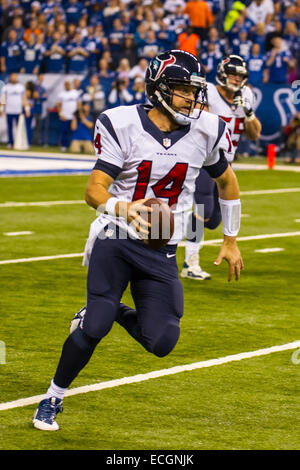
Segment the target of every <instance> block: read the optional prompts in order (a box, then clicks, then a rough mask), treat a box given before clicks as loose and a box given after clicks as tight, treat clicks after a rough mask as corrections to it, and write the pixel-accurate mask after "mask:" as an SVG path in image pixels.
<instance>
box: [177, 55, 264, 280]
mask: <svg viewBox="0 0 300 470" xmlns="http://www.w3.org/2000/svg"><path fill="white" fill-rule="evenodd" d="M247 80H248V70H247V65H246V62H245V61H244V59H242V57H240V56H237V55H229V56H228V57H226V58H225V59H223V60H222V61H221V62H220V63H219V65H218V70H217V76H216V81H217V85H214V84H212V83H207V108H206V109H208V110H209V111H210V112H212V113H214V114H217V115H218V116H219V117H220V118H221V119H222V120H223V121H224V122H226V124H227V127H228V129H229V132H230V136H231V142H232V146H233V148H232V151H231V152H227V154H226V158H227V159H228V162H229V163H231V161H232V160H233V158H234V155H235V152H236V150H237V146H238V143H239V139H240V137H241V134H242V133H243V132H245V135H246V137H247V138H248V139H250V140H257V139H258V138H259V136H260V132H261V124H260V121H259V120H258V118H257V117H256V116H255V113H254V111H253V105H254V95H253V92H252V91H251V89H250V88H249V87H248V86H246V84H247ZM203 168H204V170H201V171H200V174H199V176H198V178H197V180H196V185H195V188H196V189H195V194H194V211H193V213H191V214H190V217H189V220H188V223H187V240H186V245H185V246H186V248H185V261H184V264H183V268H182V271H181V277H183V278H188V279H193V280H196V281H203V280H206V279H210V278H211V276H210V274H209V273H207V272H206V271H204V270H202V269H201V266H200V264H199V251H200V246H201V240H202V238H203V234H204V227H207V228H209V229H211V230H213V229H215V228H217V227H218V226H219V224H220V222H221V218H222V216H221V207H220V204H219V197H220V195H219V191H218V185H217V184H216V183H215V181H214V180H213V179H212V178H211V176H210V175H209V173H208V172H207V171H206V170H205V166H204V167H203Z"/></svg>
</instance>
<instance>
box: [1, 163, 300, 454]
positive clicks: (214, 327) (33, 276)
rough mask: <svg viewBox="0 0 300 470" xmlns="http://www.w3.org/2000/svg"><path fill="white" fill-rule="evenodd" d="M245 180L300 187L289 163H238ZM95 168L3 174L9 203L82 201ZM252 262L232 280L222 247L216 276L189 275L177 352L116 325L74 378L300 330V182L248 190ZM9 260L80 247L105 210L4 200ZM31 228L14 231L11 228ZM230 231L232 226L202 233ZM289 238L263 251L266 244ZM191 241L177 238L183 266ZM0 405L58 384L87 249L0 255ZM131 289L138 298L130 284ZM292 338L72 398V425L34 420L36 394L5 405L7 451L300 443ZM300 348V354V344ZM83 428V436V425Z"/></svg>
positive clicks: (246, 223)
mask: <svg viewBox="0 0 300 470" xmlns="http://www.w3.org/2000/svg"><path fill="white" fill-rule="evenodd" d="M237 175H238V178H239V181H240V187H241V190H242V191H251V190H270V189H274V190H275V189H280V188H300V176H299V173H295V172H292V171H238V172H237ZM86 180H87V177H86V176H52V177H32V178H30V177H29V178H1V181H0V182H1V185H0V204H3V203H5V202H8V201H15V202H41V201H66V200H82V199H83V194H84V188H85V184H86ZM242 204H243V205H242V212H243V214H245V216H244V217H243V219H242V228H241V231H240V237H245V236H255V235H261V234H266V235H267V234H277V233H291V232H298V235H295V234H292V236H285V237H282V238H265V239H258V240H255V239H253V240H248V241H241V242H240V243H239V246H240V249H241V251H242V254H243V258H244V262H245V271H244V272H243V273H242V277H241V279H240V281H239V282H235V281H233V282H231V283H228V282H227V265H226V264H225V262H223V263H222V265H221V266H219V267H215V266H214V265H213V261H214V260H215V259H216V257H217V253H218V250H219V248H218V246H214V245H210V246H205V247H204V248H203V249H202V251H201V266H202V268H203V269H205V270H206V271H208V272H210V273H211V274H212V280H211V281H205V282H195V281H191V280H184V281H183V285H184V292H185V313H184V317H183V320H182V332H181V337H180V340H179V342H178V344H177V346H176V348H175V350H174V351H173V352H172V353H171V354H170V355H169V356H167V357H165V358H163V359H159V358H156V357H154V356H152V355H150V354H149V353H147V352H145V351H144V350H143V349H142V347H141V346H140V345H139V344H137V343H135V342H134V340H133V339H132V338H130V337H129V336H128V334H127V333H126V332H125V331H124V330H122V329H121V327H120V326H119V325H117V324H116V325H114V327H113V329H112V331H111V333H110V334H109V335H108V336H107V337H106V338H105V339H104V340H103V341H102V342H101V343H100V344H99V346H98V347H97V349H96V352H95V354H94V355H93V357H92V359H91V361H90V363H89V364H88V366H87V367H86V368H85V369H84V370H83V371H82V372H81V374H80V375H79V377H78V378H77V379H76V380H75V381H74V383H73V384H72V388H73V387H79V386H82V385H89V384H94V383H97V382H104V381H109V380H113V379H119V378H123V377H126V376H127V377H130V376H133V375H136V374H144V373H147V372H151V371H155V370H161V369H165V368H170V367H173V366H177V365H186V364H190V363H194V362H198V361H205V360H208V359H215V358H219V357H224V356H228V355H234V354H239V353H243V352H247V351H255V350H257V349H261V348H267V347H271V346H277V345H282V344H286V343H290V342H294V341H296V340H300V321H299V279H300V277H299V274H300V273H299V266H300V263H299V261H300V260H299V240H300V237H299V232H300V223H299V222H297V221H296V220H299V219H300V210H299V192H286V193H275V192H274V193H272V194H261V195H248V196H243V197H242ZM0 214H1V217H0V241H1V243H0V260H9V259H19V258H30V257H39V256H51V255H59V254H66V253H81V252H82V251H83V247H84V243H85V240H86V237H87V235H88V229H89V224H90V222H91V221H92V220H93V218H94V216H95V211H93V210H91V209H90V208H89V207H88V206H86V205H85V204H75V205H66V204H65V205H53V206H20V207H3V206H2V207H0ZM18 231H31V232H33V233H32V234H30V235H23V236H21V235H20V236H7V235H4V233H5V232H18ZM220 237H222V229H221V227H220V228H219V229H217V230H215V231H213V232H209V231H207V232H206V234H205V239H206V240H209V239H218V238H220ZM266 248H268V249H269V248H281V249H282V251H278V252H269V253H260V252H256V251H255V250H260V249H266ZM183 256H184V248H179V249H178V257H177V259H178V265H179V268H180V269H181V265H182V262H183ZM0 273H1V274H0V275H1V284H0V303H1V320H0V340H1V341H3V342H4V343H5V345H6V363H5V364H1V363H0V404H1V403H4V402H9V401H13V400H17V399H21V398H27V397H31V396H34V395H40V394H42V393H44V392H45V391H46V389H47V388H48V385H49V382H50V379H51V378H52V377H53V374H54V372H55V368H56V365H57V361H58V359H59V356H60V350H61V346H62V344H63V342H64V340H65V338H66V337H67V335H68V329H69V322H70V319H71V318H72V316H73V314H74V312H75V311H77V310H78V308H79V307H81V306H83V305H84V303H85V283H86V268H84V267H82V266H81V258H80V257H74V258H69V259H54V260H46V261H35V262H25V263H15V264H0ZM124 301H125V302H127V303H129V304H130V305H132V300H131V297H130V294H129V292H126V293H125V296H124ZM292 353H293V350H289V351H284V352H276V353H273V354H269V355H265V356H263V357H258V358H251V359H243V360H240V361H237V362H229V363H227V364H223V365H220V366H213V367H208V368H204V369H199V370H194V371H190V372H182V373H178V374H174V375H170V376H165V377H160V378H156V379H151V380H148V381H144V382H141V383H136V384H129V385H122V386H120V387H113V388H110V389H107V390H102V391H97V392H90V393H86V394H79V395H76V396H73V397H66V398H65V400H64V413H63V414H62V415H59V416H58V422H59V424H60V426H61V429H60V430H59V431H58V432H56V433H55V432H54V433H46V432H41V431H38V430H35V429H33V427H32V425H31V418H32V415H33V412H34V410H35V408H36V405H30V406H25V407H18V408H14V409H10V410H4V411H3V410H2V411H0V449H109V450H117V449H118V450H125V449H127V450H132V449H135V450H139V449H173V450H174V449H175V450H179V449H191V450H193V449H200V450H201V449H299V448H300V436H299V427H300V404H299V384H300V363H299V364H297V363H293V362H292V361H291V357H292ZM299 358H300V356H299ZM83 436H84V437H83Z"/></svg>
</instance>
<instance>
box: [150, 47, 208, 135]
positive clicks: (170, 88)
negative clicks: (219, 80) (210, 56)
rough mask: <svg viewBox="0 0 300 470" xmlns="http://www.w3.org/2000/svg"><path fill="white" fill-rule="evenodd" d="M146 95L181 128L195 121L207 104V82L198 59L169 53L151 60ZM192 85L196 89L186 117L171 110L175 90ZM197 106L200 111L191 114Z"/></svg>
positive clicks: (177, 52) (188, 55)
mask: <svg viewBox="0 0 300 470" xmlns="http://www.w3.org/2000/svg"><path fill="white" fill-rule="evenodd" d="M145 84H146V95H147V98H148V99H149V101H150V102H151V103H152V104H153V105H154V106H161V107H163V109H164V110H165V111H167V113H168V114H169V115H171V117H172V118H173V119H174V120H175V121H176V122H177V123H178V124H179V125H181V126H186V125H188V124H190V123H191V120H192V119H198V118H199V116H200V114H201V111H202V109H203V107H204V103H205V101H206V80H205V72H204V69H203V67H202V65H201V63H200V62H199V60H198V59H197V58H196V57H195V56H194V55H192V54H190V53H189V52H185V51H181V50H171V51H168V52H163V53H162V54H158V55H157V56H156V57H154V58H153V59H152V60H151V62H150V64H149V66H148V69H147V72H146V79H145ZM176 85H192V86H194V87H195V88H196V93H195V98H194V100H189V101H190V111H189V113H188V114H184V113H181V112H179V111H176V110H175V109H174V108H173V104H172V103H173V95H174V87H175V86H176ZM196 103H200V108H198V109H197V112H194V108H195V105H196Z"/></svg>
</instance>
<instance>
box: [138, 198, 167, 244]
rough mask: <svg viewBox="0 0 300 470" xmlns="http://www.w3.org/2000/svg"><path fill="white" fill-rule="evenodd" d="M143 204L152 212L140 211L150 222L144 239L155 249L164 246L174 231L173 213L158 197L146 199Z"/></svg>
mask: <svg viewBox="0 0 300 470" xmlns="http://www.w3.org/2000/svg"><path fill="white" fill-rule="evenodd" d="M144 205H145V206H148V207H151V208H152V212H147V213H146V214H143V213H141V216H142V217H143V218H144V219H146V220H147V221H148V222H149V223H151V227H150V229H149V235H148V238H146V239H145V240H144V241H145V243H146V244H147V245H148V246H149V247H150V248H153V249H154V250H157V249H159V248H162V247H163V246H165V245H166V244H167V243H168V242H169V240H170V239H171V237H172V235H173V233H174V215H173V212H172V211H171V209H170V207H169V206H168V204H166V203H165V202H163V201H161V200H160V199H156V198H151V199H148V200H147V201H145V202H144Z"/></svg>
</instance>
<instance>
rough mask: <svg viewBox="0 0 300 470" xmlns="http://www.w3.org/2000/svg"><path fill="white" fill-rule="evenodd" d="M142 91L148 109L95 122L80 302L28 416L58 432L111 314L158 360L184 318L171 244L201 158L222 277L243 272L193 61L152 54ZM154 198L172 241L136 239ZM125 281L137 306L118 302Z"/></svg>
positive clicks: (232, 198)
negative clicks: (216, 215) (169, 221)
mask: <svg viewBox="0 0 300 470" xmlns="http://www.w3.org/2000/svg"><path fill="white" fill-rule="evenodd" d="M146 92H147V96H148V99H149V101H150V102H151V104H152V105H151V106H147V105H134V106H120V107H117V108H114V109H111V110H108V111H105V112H103V113H102V114H100V116H99V118H98V119H97V121H96V124H95V133H94V145H95V151H96V155H97V157H98V160H97V162H96V165H95V167H94V169H93V171H92V173H91V175H90V178H89V181H88V184H87V189H86V202H87V203H88V204H89V205H90V206H92V207H93V208H95V209H98V210H99V211H100V212H101V214H100V216H99V217H98V218H97V219H96V221H95V222H93V224H92V226H93V228H92V229H91V237H90V240H89V241H90V243H89V242H88V243H87V247H86V248H87V251H88V253H87V258H88V277H87V305H86V309H85V314H84V315H83V318H82V320H81V322H80V324H79V326H78V327H77V328H75V329H74V330H73V332H72V333H71V334H70V335H69V337H68V338H67V339H66V341H65V343H64V345H63V348H62V353H61V357H60V360H59V363H58V366H57V369H56V372H55V375H54V378H53V379H52V381H51V384H50V387H49V389H48V391H47V393H46V395H45V398H44V399H43V400H42V401H41V402H40V404H39V406H38V408H37V410H36V412H35V414H34V418H33V424H34V426H35V427H36V428H37V429H41V430H46V431H55V430H57V429H59V426H58V423H57V421H56V416H57V413H59V412H61V411H62V401H63V397H64V394H65V392H66V390H67V389H68V387H69V386H70V384H71V383H72V382H73V380H74V379H75V377H77V375H78V374H79V372H80V371H81V370H82V369H83V368H84V366H85V365H86V364H87V363H88V361H89V360H90V358H91V356H92V354H93V351H94V349H95V347H96V346H97V344H98V343H99V341H100V340H101V339H102V338H103V337H104V336H106V335H107V334H108V333H109V331H110V329H111V327H112V325H113V323H114V322H115V321H116V322H118V323H119V324H120V325H121V326H122V327H124V328H125V329H126V330H127V332H128V333H129V334H130V335H131V336H132V337H133V338H134V339H135V340H136V341H137V342H139V343H140V344H141V345H142V346H143V347H144V348H145V349H146V350H147V351H148V352H150V353H152V354H154V355H156V356H157V357H164V356H166V355H167V354H169V353H170V352H171V351H172V350H173V348H174V347H175V345H176V343H177V341H178V338H179V334H180V319H181V317H182V315H183V289H182V284H181V282H180V280H179V276H178V269H177V263H176V248H177V244H178V242H179V241H180V240H181V239H182V238H183V236H184V224H183V223H182V221H183V217H184V215H185V212H186V209H187V208H190V207H191V206H192V204H193V193H194V185H195V180H196V178H197V176H198V174H199V170H200V168H201V167H202V166H203V165H205V166H206V168H207V171H208V172H209V174H210V175H211V177H212V178H214V179H215V181H216V184H217V186H218V190H219V195H220V198H221V204H220V205H221V210H222V211H223V214H224V219H223V227H224V243H223V245H222V247H221V249H220V252H219V255H218V258H217V260H216V262H217V264H220V263H221V261H222V260H223V259H225V260H226V261H227V262H228V265H229V271H228V281H230V280H231V279H232V277H233V276H234V277H235V279H236V280H238V279H239V277H240V271H241V269H243V260H242V257H241V254H240V251H239V249H238V246H237V243H236V236H237V233H238V230H239V225H240V220H239V213H240V200H239V187H238V182H237V179H236V177H235V174H234V172H233V171H232V169H231V167H230V165H228V161H227V158H230V157H229V156H228V155H227V153H228V152H231V151H232V144H231V140H230V137H229V135H228V131H227V130H226V127H225V126H223V125H220V119H219V118H218V116H216V115H214V114H211V113H207V112H205V111H203V110H202V107H203V106H200V109H198V110H197V112H196V113H195V114H194V110H195V105H196V103H197V101H198V100H199V101H201V102H204V99H205V92H206V81H205V77H204V73H203V70H202V66H201V64H200V62H199V61H198V60H197V58H196V57H194V56H193V55H191V54H189V53H187V52H184V51H177V50H172V51H169V52H166V53H163V54H160V55H158V56H156V57H155V58H154V59H153V60H152V61H151V62H150V64H149V67H148V70H147V74H146ZM222 122H223V121H222ZM152 197H156V198H159V199H162V200H163V201H164V202H167V203H168V204H169V206H170V207H171V208H172V210H173V213H174V222H175V229H174V234H173V236H172V238H171V239H170V241H169V243H168V244H167V245H166V246H164V247H163V248H161V249H157V250H154V249H152V248H150V247H149V246H147V244H146V243H144V241H143V240H142V236H141V233H142V234H145V233H148V231H149V225H148V223H147V222H146V221H145V220H144V219H143V218H142V217H141V212H142V211H144V212H145V211H151V209H150V208H148V207H147V206H146V205H145V204H144V202H145V200H146V199H148V198H152ZM233 219H234V222H233ZM129 283H130V287H131V293H132V297H133V300H134V303H135V309H132V308H130V307H128V306H126V305H124V304H122V303H121V298H122V294H123V292H124V291H125V289H126V287H127V285H128V284H129Z"/></svg>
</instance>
